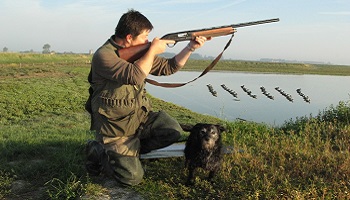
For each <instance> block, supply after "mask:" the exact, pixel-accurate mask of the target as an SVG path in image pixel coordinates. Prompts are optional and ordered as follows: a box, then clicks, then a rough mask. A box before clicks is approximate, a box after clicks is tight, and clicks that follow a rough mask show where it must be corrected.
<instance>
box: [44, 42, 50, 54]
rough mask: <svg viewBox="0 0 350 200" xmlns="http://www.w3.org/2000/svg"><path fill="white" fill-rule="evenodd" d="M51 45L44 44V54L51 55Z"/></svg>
mask: <svg viewBox="0 0 350 200" xmlns="http://www.w3.org/2000/svg"><path fill="white" fill-rule="evenodd" d="M50 47H51V46H50V45H49V44H44V46H43V53H50Z"/></svg>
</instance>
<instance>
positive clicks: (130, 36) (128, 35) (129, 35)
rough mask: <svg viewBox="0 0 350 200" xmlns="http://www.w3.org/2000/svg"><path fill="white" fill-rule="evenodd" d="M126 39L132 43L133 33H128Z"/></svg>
mask: <svg viewBox="0 0 350 200" xmlns="http://www.w3.org/2000/svg"><path fill="white" fill-rule="evenodd" d="M125 39H126V42H127V43H129V44H131V41H132V35H131V34H127V35H126V37H125Z"/></svg>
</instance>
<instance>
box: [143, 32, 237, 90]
mask: <svg viewBox="0 0 350 200" xmlns="http://www.w3.org/2000/svg"><path fill="white" fill-rule="evenodd" d="M233 36H234V34H232V36H231V38H230V39H229V41H228V42H227V44H226V45H225V48H224V49H223V50H222V52H221V53H220V54H219V55H218V56H216V58H215V59H214V60H213V61H212V62H211V63H210V65H208V67H207V68H205V69H204V71H203V72H202V73H201V74H200V75H199V76H198V77H197V78H195V79H193V80H191V81H188V82H186V83H159V82H157V81H155V80H152V79H149V78H146V82H147V83H150V84H152V85H156V86H160V87H166V88H175V87H181V86H184V85H186V84H188V83H191V82H193V81H195V80H197V79H198V78H200V77H202V76H204V75H205V74H206V73H208V72H209V71H210V70H211V69H213V68H214V66H215V65H216V63H218V61H219V60H220V58H221V57H222V55H223V53H224V52H225V50H226V49H227V48H228V47H229V46H230V44H231V41H232V39H233Z"/></svg>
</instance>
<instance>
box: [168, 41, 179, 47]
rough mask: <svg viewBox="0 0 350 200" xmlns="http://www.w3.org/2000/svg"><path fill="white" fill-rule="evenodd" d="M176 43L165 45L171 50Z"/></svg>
mask: <svg viewBox="0 0 350 200" xmlns="http://www.w3.org/2000/svg"><path fill="white" fill-rule="evenodd" d="M176 43H177V42H175V43H174V44H167V46H168V47H169V48H173V47H174V46H175V45H176Z"/></svg>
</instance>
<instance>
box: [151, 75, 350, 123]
mask: <svg viewBox="0 0 350 200" xmlns="http://www.w3.org/2000/svg"><path fill="white" fill-rule="evenodd" d="M200 73H201V72H183V71H180V72H178V73H176V74H174V75H171V76H167V77H154V76H150V77H149V78H151V79H154V80H157V81H159V82H171V83H173V82H177V83H182V82H187V81H189V80H192V79H194V78H196V77H197V76H198V75H199V74H200ZM208 84H210V85H211V86H212V89H213V90H214V91H216V93H217V96H213V95H212V93H211V92H210V91H209V88H208V86H207V85H208ZM222 84H224V85H225V86H226V87H227V88H229V89H231V90H232V91H235V92H236V93H237V95H238V96H237V98H235V97H234V96H233V95H231V94H230V93H229V92H228V91H227V90H224V89H223V88H222V86H221V85H222ZM242 85H244V88H246V89H248V90H249V91H251V96H254V95H256V98H253V97H251V96H249V95H248V93H247V92H245V91H243V89H242V87H241V86H242ZM261 86H263V87H264V88H265V90H266V93H269V94H270V96H273V97H274V100H272V99H270V98H268V97H267V96H266V95H264V94H263V93H262V91H261V89H260V87H261ZM276 87H279V90H280V91H281V92H282V94H285V96H284V95H282V94H281V92H279V91H277V90H276V89H275V88H276ZM146 89H147V91H148V92H149V93H150V94H151V95H153V96H155V97H157V98H160V99H163V100H165V101H168V102H172V103H175V104H177V105H180V106H183V107H186V108H188V109H190V110H192V111H194V112H198V113H201V114H207V115H212V116H215V117H218V118H221V119H225V120H231V121H232V120H235V119H237V118H240V119H244V120H248V121H254V122H263V123H266V124H270V125H274V126H275V125H282V124H283V123H284V122H285V121H288V120H290V119H295V118H296V117H301V116H309V115H310V114H312V115H313V116H315V115H317V114H318V113H319V111H322V110H324V109H326V108H329V107H330V106H331V105H334V106H336V105H338V103H339V101H348V100H350V77H349V76H324V75H281V74H254V73H236V72H209V73H208V74H206V75H204V76H203V77H201V78H199V79H197V80H196V81H194V82H192V83H189V84H188V85H185V86H183V87H179V88H163V87H158V86H154V85H151V84H147V86H146ZM297 89H300V91H301V93H302V94H304V96H308V97H309V99H310V103H307V102H306V101H305V100H304V98H303V97H302V96H301V94H299V93H298V92H297ZM287 94H289V95H290V96H291V97H292V99H293V101H292V102H291V101H289V100H288V99H287V98H286V95H287Z"/></svg>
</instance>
